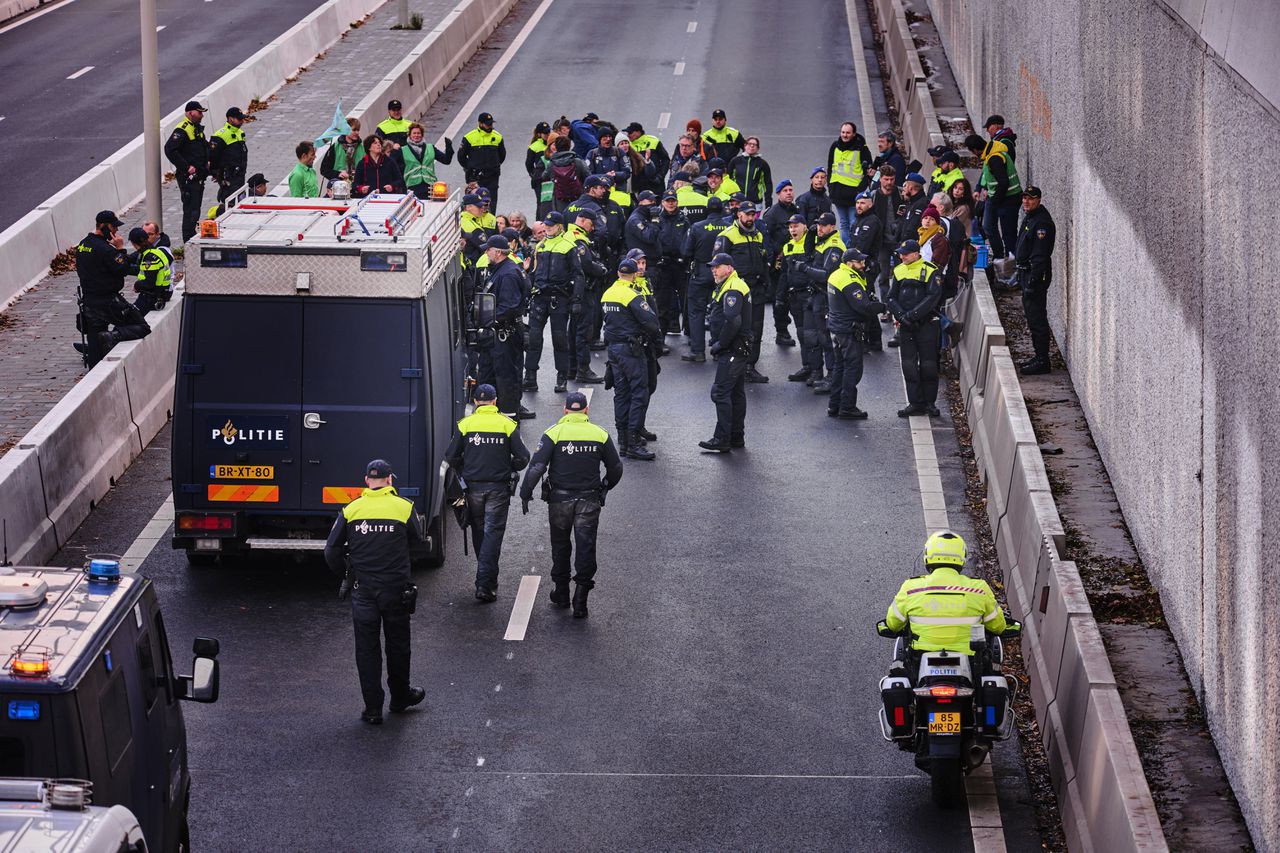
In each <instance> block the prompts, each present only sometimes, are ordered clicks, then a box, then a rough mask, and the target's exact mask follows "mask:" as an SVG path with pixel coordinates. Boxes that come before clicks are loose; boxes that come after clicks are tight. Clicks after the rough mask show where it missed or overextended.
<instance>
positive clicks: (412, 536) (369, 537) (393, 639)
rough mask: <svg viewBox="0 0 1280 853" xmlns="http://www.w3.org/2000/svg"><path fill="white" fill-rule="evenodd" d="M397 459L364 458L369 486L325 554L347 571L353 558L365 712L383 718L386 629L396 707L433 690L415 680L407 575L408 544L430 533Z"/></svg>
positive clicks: (377, 721) (413, 590)
mask: <svg viewBox="0 0 1280 853" xmlns="http://www.w3.org/2000/svg"><path fill="white" fill-rule="evenodd" d="M393 477H394V474H393V473H392V471H391V465H390V463H388V462H387V461H385V460H383V459H375V460H373V461H372V462H370V463H369V464H368V465H367V466H365V470H364V484H365V489H364V491H363V492H362V493H361V495H360V497H358V498H356V499H355V500H353V501H352V502H351V503H349V504H347V505H346V506H344V507H343V508H342V513H341V514H340V515H339V516H338V520H337V521H336V522H334V525H333V529H332V530H331V531H329V541H328V542H326V543H325V546H324V559H325V562H326V563H327V564H328V566H329V570H330V571H332V572H333V573H334V574H336V575H339V576H342V575H345V574H346V573H347V568H348V564H349V565H350V570H351V573H352V575H354V577H355V584H354V586H353V587H352V590H351V621H352V622H353V623H354V624H355V634H356V669H357V670H358V671H359V673H360V692H361V693H363V694H364V711H363V712H362V713H361V714H360V719H362V720H364V721H365V722H366V723H370V724H372V725H375V726H380V725H382V701H383V699H384V698H385V694H384V693H383V691H382V684H381V683H380V682H381V681H382V641H381V638H380V637H379V632H381V633H384V634H386V637H387V687H388V688H390V690H391V711H392V713H396V714H398V713H400V712H401V711H404V710H405V709H407V708H410V707H412V706H414V705H417V704H418V703H419V702H421V701H422V700H423V699H424V698H426V695H427V691H425V690H423V689H422V688H421V687H412V686H410V684H409V649H410V645H409V616H410V614H412V613H413V611H414V607H415V601H416V599H417V594H418V588H417V587H416V586H414V585H413V584H412V583H410V582H409V560H410V556H409V555H410V551H411V549H412V548H413V547H415V546H418V545H421V544H422V543H423V542H424V541H425V540H426V536H425V535H424V533H423V530H422V516H420V515H418V512H417V510H415V509H414V506H413V502H412V501H408V500H405V499H404V498H402V497H400V496H399V495H398V494H396V490H395V487H394V486H393V485H391V483H392V479H393Z"/></svg>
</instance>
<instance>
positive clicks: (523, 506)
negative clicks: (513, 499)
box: [520, 498, 529, 515]
mask: <svg viewBox="0 0 1280 853" xmlns="http://www.w3.org/2000/svg"><path fill="white" fill-rule="evenodd" d="M520 510H521V515H528V514H529V498H521V499H520Z"/></svg>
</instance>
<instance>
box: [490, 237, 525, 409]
mask: <svg viewBox="0 0 1280 853" xmlns="http://www.w3.org/2000/svg"><path fill="white" fill-rule="evenodd" d="M484 249H485V254H486V255H488V256H489V266H488V269H489V281H488V290H489V292H490V293H492V294H493V295H494V301H495V306H494V329H495V332H496V334H495V338H494V342H493V373H494V379H495V380H496V384H497V386H498V408H499V409H500V410H501V411H502V413H503V414H505V415H506V416H507V417H509V418H515V419H516V420H526V419H528V418H532V417H533V416H534V415H533V412H531V411H529V410H528V409H526V408H525V407H524V406H522V405H520V395H521V389H520V364H521V362H523V361H524V323H523V322H521V318H522V316H523V315H524V274H523V273H522V272H521V270H520V267H519V266H518V265H517V264H516V263H515V262H514V261H512V260H511V258H510V251H511V244H510V243H508V242H507V238H506V237H503V236H501V235H500V234H495V235H494V236H492V237H490V238H489V240H488V241H487V242H486V243H485V244H484Z"/></svg>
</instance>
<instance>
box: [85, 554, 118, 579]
mask: <svg viewBox="0 0 1280 853" xmlns="http://www.w3.org/2000/svg"><path fill="white" fill-rule="evenodd" d="M88 575H89V580H91V581H98V582H99V583H114V582H116V581H118V580H120V561H119V560H107V559H94V560H90V561H89V570H88Z"/></svg>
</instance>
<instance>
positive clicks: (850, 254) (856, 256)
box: [840, 249, 867, 264]
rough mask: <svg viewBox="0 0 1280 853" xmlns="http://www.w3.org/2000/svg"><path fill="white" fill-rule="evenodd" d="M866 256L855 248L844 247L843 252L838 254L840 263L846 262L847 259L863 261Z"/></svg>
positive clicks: (847, 261)
mask: <svg viewBox="0 0 1280 853" xmlns="http://www.w3.org/2000/svg"><path fill="white" fill-rule="evenodd" d="M866 259H867V256H866V255H864V254H863V253H862V252H859V251H858V250H857V249H845V250H844V254H843V255H841V256H840V263H842V264H847V263H849V261H865V260H866Z"/></svg>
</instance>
